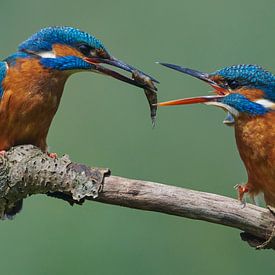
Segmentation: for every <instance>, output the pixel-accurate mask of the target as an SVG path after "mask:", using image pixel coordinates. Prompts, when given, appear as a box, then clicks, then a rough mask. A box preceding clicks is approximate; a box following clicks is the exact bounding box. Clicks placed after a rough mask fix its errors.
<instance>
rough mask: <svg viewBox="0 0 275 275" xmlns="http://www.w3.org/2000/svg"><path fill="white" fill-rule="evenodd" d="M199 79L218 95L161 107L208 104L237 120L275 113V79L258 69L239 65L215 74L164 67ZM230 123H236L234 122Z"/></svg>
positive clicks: (185, 99) (270, 74)
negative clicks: (226, 112) (247, 116)
mask: <svg viewBox="0 0 275 275" xmlns="http://www.w3.org/2000/svg"><path fill="white" fill-rule="evenodd" d="M160 64H161V65H164V66H166V67H168V68H171V69H174V70H177V71H179V72H182V73H185V74H188V75H191V76H193V77H196V78H198V79H200V80H202V81H204V82H206V83H208V84H209V85H210V86H212V87H213V88H214V93H215V95H208V96H199V97H192V98H184V99H178V100H173V101H167V102H162V103H159V104H158V105H159V106H170V105H181V104H194V103H204V104H207V105H214V106H218V107H221V108H223V109H224V110H226V111H228V112H229V113H230V115H231V116H233V117H234V119H235V120H236V119H237V118H238V117H240V116H241V115H249V116H261V115H264V114H266V113H268V112H271V111H274V110H275V76H274V75H273V74H272V73H270V72H268V71H266V70H264V69H263V68H262V67H260V66H257V65H235V66H230V67H226V68H224V69H221V70H218V71H216V72H214V73H210V74H208V73H203V72H199V71H196V70H192V69H188V68H185V67H181V66H177V65H173V64H167V63H160ZM227 122H228V123H232V122H234V120H232V119H230V117H229V120H228V121H227Z"/></svg>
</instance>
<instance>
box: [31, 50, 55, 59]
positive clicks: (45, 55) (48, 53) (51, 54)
mask: <svg viewBox="0 0 275 275" xmlns="http://www.w3.org/2000/svg"><path fill="white" fill-rule="evenodd" d="M36 55H39V56H41V57H43V58H56V55H55V53H54V52H52V51H45V52H38V53H36Z"/></svg>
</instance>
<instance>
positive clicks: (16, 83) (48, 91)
mask: <svg viewBox="0 0 275 275" xmlns="http://www.w3.org/2000/svg"><path fill="white" fill-rule="evenodd" d="M66 79H67V76H66V75H65V74H62V73H60V72H51V71H49V70H46V69H44V68H42V66H41V65H40V63H39V60H36V59H23V60H18V62H17V64H16V65H15V66H14V67H11V68H9V70H8V72H7V75H6V77H5V79H4V81H3V88H4V95H3V98H2V99H1V102H0V149H1V150H5V149H8V148H9V147H11V146H14V145H20V144H25V143H30V144H33V145H36V146H38V147H40V148H41V149H42V150H44V151H45V150H46V136H47V133H48V129H49V127H50V124H51V121H52V119H53V116H54V114H55V113H56V110H57V108H58V105H59V102H60V98H61V96H62V92H63V88H64V84H65V81H66Z"/></svg>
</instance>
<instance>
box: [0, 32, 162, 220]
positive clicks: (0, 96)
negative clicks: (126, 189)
mask: <svg viewBox="0 0 275 275" xmlns="http://www.w3.org/2000/svg"><path fill="white" fill-rule="evenodd" d="M104 64H106V65H109V66H110V67H112V68H119V69H122V70H124V71H127V72H130V73H131V74H132V76H131V78H129V77H127V76H124V75H122V74H120V73H118V72H116V71H114V70H112V69H110V68H107V67H105V66H103V65H104ZM76 72H95V73H100V74H103V75H106V76H111V77H113V78H116V79H118V80H120V81H123V82H126V83H129V84H131V85H134V86H136V87H138V88H142V89H144V91H145V94H146V97H147V99H148V101H149V104H150V109H151V117H152V121H153V123H154V121H155V116H156V107H155V106H152V104H153V103H156V102H157V96H156V91H157V88H156V87H155V85H154V83H158V81H157V80H156V79H155V78H153V77H151V76H149V75H147V74H145V73H143V72H141V71H140V70H138V69H136V68H134V67H133V66H131V65H128V64H126V63H124V62H122V61H121V60H118V59H116V58H115V57H113V56H111V55H110V53H109V52H108V50H107V49H106V47H105V46H104V45H103V43H102V42H101V41H100V40H98V39H97V38H95V37H94V36H93V35H90V34H88V33H86V32H83V31H80V30H78V29H75V28H72V27H48V28H44V29H42V30H40V31H38V32H37V33H35V34H34V35H32V36H31V37H30V38H28V39H27V40H26V41H24V42H23V43H21V44H20V45H19V47H18V50H17V51H16V52H15V53H13V54H12V55H10V56H9V57H7V58H6V59H4V60H3V61H1V62H0V154H1V155H5V152H6V150H9V149H10V148H11V147H12V146H16V145H23V144H32V145H34V146H37V147H38V148H40V149H41V150H42V151H43V152H45V153H46V152H47V153H48V151H47V142H46V138H47V134H48V131H49V127H50V125H51V122H52V119H53V117H54V115H55V113H56V111H57V109H58V106H59V103H60V99H61V96H62V93H63V89H64V85H65V82H66V81H67V79H68V77H69V76H71V75H72V74H74V73H76ZM152 94H153V95H152ZM48 155H49V156H50V157H56V154H54V153H48ZM21 207H22V201H19V202H17V203H16V205H14V207H11V209H10V210H9V211H7V213H6V214H7V215H9V216H12V215H14V214H15V213H16V212H18V211H19V210H20V209H21Z"/></svg>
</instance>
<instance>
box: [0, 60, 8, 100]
mask: <svg viewBox="0 0 275 275" xmlns="http://www.w3.org/2000/svg"><path fill="white" fill-rule="evenodd" d="M6 73H7V64H6V63H5V62H0V99H1V98H2V96H3V93H4V89H3V86H2V82H3V80H4V78H5V76H6Z"/></svg>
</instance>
